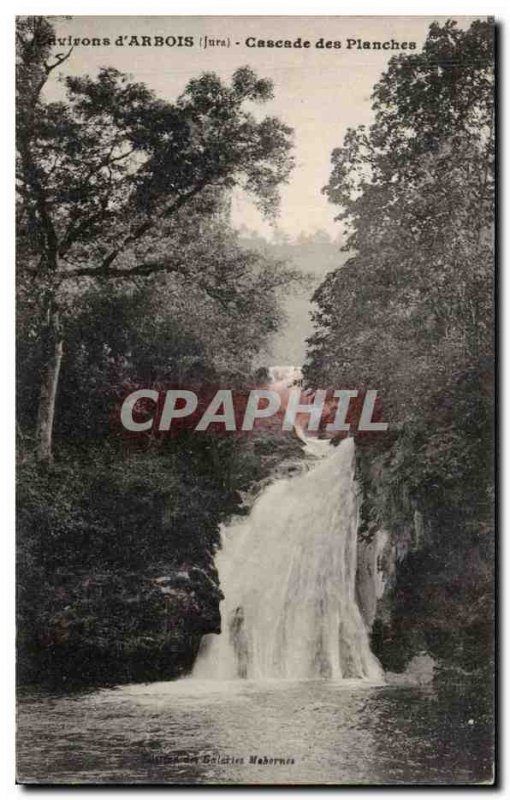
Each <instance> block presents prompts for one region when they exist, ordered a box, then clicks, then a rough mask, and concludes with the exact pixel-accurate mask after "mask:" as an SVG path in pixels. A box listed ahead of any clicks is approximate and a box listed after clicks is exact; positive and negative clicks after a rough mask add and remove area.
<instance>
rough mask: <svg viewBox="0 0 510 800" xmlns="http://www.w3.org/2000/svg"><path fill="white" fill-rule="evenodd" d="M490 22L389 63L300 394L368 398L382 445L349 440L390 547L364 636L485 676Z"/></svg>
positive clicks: (436, 36) (363, 140)
mask: <svg viewBox="0 0 510 800" xmlns="http://www.w3.org/2000/svg"><path fill="white" fill-rule="evenodd" d="M493 34H494V27H493V24H492V23H491V22H482V21H478V22H474V23H473V24H472V25H471V27H470V28H469V29H468V30H461V29H460V28H458V27H457V25H456V24H455V23H454V22H451V21H450V22H447V23H446V24H443V25H440V24H437V23H434V24H433V25H432V26H431V28H430V31H429V35H428V38H427V40H426V42H425V45H424V48H423V51H422V52H420V53H417V54H402V55H398V56H395V57H393V58H392V59H391V61H390V63H389V66H388V69H387V70H386V72H385V73H384V74H383V76H382V77H381V79H380V81H379V82H378V83H377V84H376V86H375V87H374V90H373V95H372V102H373V111H374V122H373V124H372V125H371V126H370V127H368V128H367V127H358V128H356V129H351V130H349V131H348V132H347V134H346V136H345V139H344V141H343V144H342V145H341V146H339V147H338V148H337V149H336V150H335V151H334V152H333V154H332V172H331V177H330V180H329V183H328V185H327V186H326V187H325V190H324V191H325V192H326V193H327V195H328V197H329V199H330V201H331V203H333V204H334V205H335V206H337V208H338V220H339V222H340V223H341V224H342V225H343V229H344V230H345V231H346V240H345V245H344V248H343V249H344V251H345V252H346V254H347V261H346V263H345V264H344V265H339V267H338V268H337V269H336V270H334V271H332V272H331V273H329V274H328V276H327V277H326V279H325V280H324V281H323V282H322V284H321V286H320V287H319V289H318V290H317V291H316V293H315V296H314V300H315V302H316V303H317V306H318V310H317V312H316V314H315V318H314V322H315V332H314V334H313V335H312V336H311V337H310V339H309V350H308V363H307V365H306V368H305V375H306V380H307V382H308V384H309V385H310V386H317V387H318V386H320V387H324V386H339V385H341V386H356V387H359V388H362V387H371V388H377V389H378V390H379V393H380V396H381V397H382V399H383V403H384V418H385V419H387V420H388V421H389V423H390V429H389V432H388V435H387V436H385V437H384V438H383V437H380V438H379V441H378V442H371V443H362V442H360V447H359V448H358V468H359V479H360V482H361V486H362V489H363V492H364V503H363V508H362V514H363V529H362V535H363V536H364V537H366V538H367V539H370V537H372V536H373V535H374V532H375V531H376V530H377V529H386V530H387V531H389V533H390V535H391V537H392V540H393V543H394V545H395V547H396V549H397V552H398V553H399V556H398V561H399V563H398V567H397V572H396V579H395V584H394V586H393V590H392V595H391V601H390V610H389V612H388V613H387V614H386V615H383V616H381V617H380V618H379V619H378V620H377V621H376V624H375V627H374V631H373V635H372V639H373V648H374V650H375V652H376V654H377V655H378V656H379V657H380V658H381V659H382V661H383V664H384V665H385V666H387V667H390V668H392V669H401V668H402V667H403V666H404V665H405V663H406V661H407V660H408V659H409V657H410V656H411V655H412V654H415V653H418V652H420V651H427V652H429V653H431V654H432V655H433V656H434V657H435V658H437V659H439V661H440V662H441V663H446V664H454V665H456V667H458V668H460V669H462V670H467V671H472V670H477V669H485V668H489V669H490V664H491V661H492V657H493V635H494V622H493V620H494V613H493V599H494V588H493V580H494V575H493V564H494V491H495V487H494V476H493V446H492V443H493V424H494V375H493V366H494V352H493V351H494V342H493V325H494V281H493V275H494V227H493V226H494V201H495V188H494V187H495V149H494V72H493V61H494V51H493Z"/></svg>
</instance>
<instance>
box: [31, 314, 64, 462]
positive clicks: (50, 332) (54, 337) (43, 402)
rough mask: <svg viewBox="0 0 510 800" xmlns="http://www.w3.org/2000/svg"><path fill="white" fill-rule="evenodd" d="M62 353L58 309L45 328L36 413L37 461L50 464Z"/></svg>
mask: <svg viewBox="0 0 510 800" xmlns="http://www.w3.org/2000/svg"><path fill="white" fill-rule="evenodd" d="M63 352H64V342H63V336H62V329H61V326H60V321H59V313H58V309H57V308H54V309H52V310H51V312H50V314H49V324H48V327H47V336H46V347H45V362H44V364H43V367H42V370H41V391H40V395H39V408H38V413H37V431H36V442H37V458H38V459H39V461H42V462H46V463H48V464H49V463H51V462H52V460H53V420H54V417H55V402H56V398H57V390H58V379H59V374H60V365H61V363H62V355H63Z"/></svg>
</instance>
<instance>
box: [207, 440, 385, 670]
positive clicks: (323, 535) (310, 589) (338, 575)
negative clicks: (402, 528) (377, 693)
mask: <svg viewBox="0 0 510 800" xmlns="http://www.w3.org/2000/svg"><path fill="white" fill-rule="evenodd" d="M305 450H306V451H307V459H308V464H307V465H306V466H308V467H309V469H308V470H306V469H305V470H304V471H302V473H301V474H298V475H296V476H293V477H282V478H279V479H278V480H276V481H275V482H274V483H272V484H271V485H270V486H268V487H266V488H265V490H264V491H263V492H262V493H261V494H260V496H259V497H258V498H257V500H256V501H255V503H254V504H253V506H252V508H251V512H250V514H249V516H248V517H245V518H242V519H239V518H237V519H236V520H234V521H233V522H232V523H231V524H230V525H228V526H226V527H224V529H223V531H222V547H221V549H220V550H219V552H218V554H217V557H216V565H217V568H218V572H219V577H220V585H221V589H222V591H223V594H224V596H225V599H224V601H223V602H222V603H221V606H220V611H221V620H222V633H221V634H220V635H215V634H211V635H208V636H206V637H204V639H203V641H202V645H201V648H200V652H199V655H198V658H197V661H196V663H195V667H194V669H193V673H192V678H200V679H217V680H232V679H236V678H249V679H266V678H276V679H294V680H303V679H314V678H332V679H345V678H358V679H367V680H378V679H380V678H381V677H382V672H381V668H380V666H379V663H378V661H377V659H376V658H375V656H373V654H372V653H371V651H370V646H369V640H368V634H367V630H366V626H365V623H364V621H363V619H362V616H361V613H360V611H359V608H358V606H357V603H356V599H355V581H356V545H357V527H358V502H357V493H356V483H355V480H354V440H353V439H352V438H348V439H345V440H344V441H343V442H342V443H341V444H340V445H339V446H338V447H332V446H331V445H330V444H329V442H327V441H320V440H310V439H309V440H308V442H307V444H306V446H305Z"/></svg>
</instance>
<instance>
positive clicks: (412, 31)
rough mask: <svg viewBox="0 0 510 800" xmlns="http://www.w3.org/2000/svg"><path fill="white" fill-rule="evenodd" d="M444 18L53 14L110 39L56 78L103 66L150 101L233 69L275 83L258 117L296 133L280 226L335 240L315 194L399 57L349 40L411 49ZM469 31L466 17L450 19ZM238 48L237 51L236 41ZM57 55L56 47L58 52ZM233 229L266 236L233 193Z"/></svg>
mask: <svg viewBox="0 0 510 800" xmlns="http://www.w3.org/2000/svg"><path fill="white" fill-rule="evenodd" d="M434 19H435V20H438V21H441V20H442V21H445V20H446V19H447V17H437V16H435V17H424V16H406V17H389V16H388V17H369V16H365V17H346V16H344V17H340V16H337V17H325V16H322V17H320V16H319V17H287V16H282V17H268V16H265V17H264V16H260V17H214V16H213V17H197V16H194V17H181V16H179V17H171V16H165V17H154V16H153V17H143V16H137V17H126V16H94V17H92V16H90V17H89V16H74V17H67V18H63V17H55V18H53V24H54V26H55V30H56V35H57V36H58V37H67V36H69V35H71V36H72V37H79V38H80V39H84V38H90V39H91V38H92V37H100V38H105V37H107V38H110V40H111V42H112V44H111V45H110V46H95V47H92V46H86V45H78V46H76V47H75V48H74V50H73V53H72V55H71V57H70V59H69V60H68V61H67V62H65V64H64V65H63V67H62V70H61V72H62V74H78V75H79V74H87V73H88V74H90V75H94V74H95V73H96V72H97V70H98V69H99V68H100V67H102V66H113V67H116V68H117V69H119V70H121V71H123V72H128V73H129V74H131V75H132V76H133V78H134V79H135V80H139V81H143V82H145V83H146V84H147V85H148V86H149V87H150V88H151V89H153V90H154V91H155V92H156V94H157V95H158V96H160V97H162V98H164V99H167V100H170V101H171V100H174V99H175V98H176V97H177V96H178V95H179V94H180V93H181V92H182V91H183V89H184V87H185V85H186V83H187V81H188V80H189V79H190V78H192V77H195V76H196V75H198V74H200V73H201V72H205V71H214V72H216V73H218V74H219V75H220V77H222V78H223V79H229V78H230V76H231V75H232V73H233V72H234V70H235V69H236V68H238V67H240V66H244V65H248V66H250V67H252V68H253V69H254V70H255V71H256V72H257V74H259V75H260V77H264V78H269V79H271V80H272V81H273V83H274V99H273V100H271V101H270V102H268V103H266V104H265V105H264V106H263V112H264V114H268V115H271V116H277V117H279V118H280V119H281V120H282V121H283V122H285V123H286V124H287V125H289V126H290V127H291V128H293V129H294V144H295V149H294V157H295V161H296V167H295V169H294V170H293V172H292V174H291V177H290V180H289V183H288V185H286V186H285V187H284V188H283V190H282V192H281V207H280V215H279V218H278V221H277V226H278V228H279V229H280V230H281V231H283V232H285V233H286V234H288V235H289V236H291V237H297V236H298V235H299V234H301V233H311V232H313V231H314V230H317V229H321V230H325V231H327V232H328V233H329V234H331V235H332V236H336V235H337V234H338V223H335V222H334V217H335V208H334V207H333V206H332V205H331V204H330V203H328V201H327V199H326V197H325V196H324V195H322V194H321V188H322V187H323V186H324V185H325V184H326V183H327V181H328V178H329V174H330V168H331V167H330V158H331V151H332V150H333V148H335V147H338V146H340V145H341V144H342V140H343V137H344V134H345V132H346V130H347V128H349V127H353V126H356V125H360V124H370V122H371V120H372V112H371V103H370V94H371V91H372V87H373V86H374V84H375V83H376V82H377V81H378V79H379V76H380V75H381V73H382V72H383V71H384V69H385V67H386V65H387V62H388V60H389V58H390V57H391V55H393V54H396V53H398V52H402V51H397V50H373V49H370V50H367V49H358V48H357V46H354V47H353V48H351V49H347V40H348V39H353V40H358V39H361V40H363V41H370V42H372V41H381V42H383V41H390V40H391V39H394V40H395V41H397V42H400V43H402V42H408V43H409V42H412V41H414V42H416V46H417V50H416V51H415V52H417V51H418V50H419V49H420V48H421V46H422V44H423V41H424V40H425V38H426V35H427V31H428V28H429V25H430V24H431V22H432V21H433V20H434ZM457 19H458V22H459V25H460V27H463V28H464V27H468V25H469V24H470V22H471V21H472V19H474V17H461V18H457ZM132 35H137V36H139V37H141V36H151V37H155V36H163V37H167V36H175V37H178V36H193V37H194V41H195V46H194V47H167V46H164V47H155V46H145V47H142V46H139V47H129V46H127V45H125V44H124V45H123V46H115V45H114V44H113V42H114V41H115V40H116V39H117V37H119V36H127V37H129V36H132ZM203 37H208V38H209V39H213V40H216V39H220V40H223V41H230V47H221V46H217V47H213V46H207V47H206V48H205V49H204V48H203V46H202V47H201V46H200V42H202V44H203V41H204V39H203ZM248 37H255V38H256V40H267V39H273V40H274V39H289V40H291V41H295V40H296V39H298V38H299V37H300V38H301V40H302V41H305V40H308V41H310V42H311V46H310V47H309V48H308V49H304V48H301V49H299V48H292V49H287V48H282V49H268V48H267V47H264V48H263V47H255V48H249V47H247V46H246V39H247V38H248ZM321 38H322V39H324V40H325V41H327V40H330V41H334V40H336V41H338V42H341V44H342V47H341V48H339V49H334V48H331V49H326V48H323V49H318V48H316V47H315V43H316V42H317V41H318V40H320V39H321ZM238 43H239V44H238ZM63 49H64V50H65V48H57V51H60V52H61V51H62V50H63ZM60 93H61V88H60V87H59V86H58V84H57V82H56V81H55V80H52V83H51V84H50V85H49V87H48V89H47V94H48V97H49V98H52V97H59V96H60ZM232 217H233V222H234V224H235V225H239V226H241V225H244V226H246V227H248V228H250V229H252V230H255V231H257V232H258V233H261V234H265V235H269V234H270V233H271V227H270V226H269V224H268V223H267V222H266V221H264V220H263V218H262V217H261V215H260V213H259V212H258V211H257V209H256V208H255V207H254V205H253V204H252V203H251V202H250V201H249V199H248V198H247V197H246V195H244V194H243V193H241V192H236V193H235V195H234V197H233V202H232Z"/></svg>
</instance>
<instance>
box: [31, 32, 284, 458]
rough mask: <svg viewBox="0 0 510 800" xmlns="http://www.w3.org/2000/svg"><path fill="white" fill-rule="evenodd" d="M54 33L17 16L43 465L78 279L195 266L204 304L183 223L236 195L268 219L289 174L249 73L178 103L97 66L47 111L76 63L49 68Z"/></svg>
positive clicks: (195, 85)
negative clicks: (39, 346)
mask: <svg viewBox="0 0 510 800" xmlns="http://www.w3.org/2000/svg"><path fill="white" fill-rule="evenodd" d="M51 35H52V28H51V25H50V24H49V23H48V21H47V20H45V19H44V18H40V17H29V18H22V19H21V20H20V21H19V24H18V31H17V42H18V49H17V53H18V74H17V88H18V95H19V99H18V130H17V144H18V154H19V160H18V192H19V222H18V232H19V236H20V246H19V250H18V253H19V271H20V279H19V283H20V287H21V292H22V294H23V292H24V294H25V296H26V295H27V294H28V295H30V297H31V298H32V300H31V304H32V308H31V309H30V310H29V311H27V316H30V311H35V312H36V314H37V317H38V319H39V321H40V325H41V326H43V328H44V334H45V335H44V348H43V349H44V354H43V355H44V366H43V368H42V370H41V391H40V400H39V412H38V423H37V450H38V455H39V458H40V459H41V460H43V461H49V460H51V457H52V429H53V416H54V411H55V398H56V394H57V387H58V379H59V372H60V365H61V360H62V355H63V336H64V334H63V330H62V307H63V305H65V304H66V303H67V305H68V306H69V304H70V298H73V297H76V295H77V294H78V293H79V291H80V288H79V287H80V286H81V284H80V283H78V282H79V281H83V280H84V279H87V280H89V281H90V280H93V281H100V282H103V281H105V280H122V281H133V280H135V279H141V278H144V277H146V276H148V275H153V274H155V273H158V272H164V273H170V272H173V273H179V274H181V273H186V272H187V271H188V270H189V267H190V261H191V265H192V267H193V268H194V269H195V271H196V273H198V275H199V280H200V281H201V282H202V285H203V286H204V287H205V288H206V289H207V291H209V292H210V294H211V296H212V295H213V293H214V292H215V291H217V287H216V288H215V286H214V285H213V283H214V281H213V280H212V278H211V275H209V274H205V270H204V271H203V272H202V271H201V270H200V267H201V266H204V265H200V264H197V263H194V262H193V261H192V260H191V258H190V253H189V251H188V252H187V251H186V250H185V249H182V248H181V247H180V245H181V244H182V231H181V226H182V224H183V221H184V220H186V219H187V218H188V217H189V216H190V215H191V216H193V215H195V217H196V215H202V216H203V215H207V214H209V215H211V214H217V213H221V209H222V206H224V203H225V195H226V193H228V192H229V191H230V190H231V189H232V188H234V187H235V186H241V187H243V188H244V189H245V190H246V191H248V192H250V193H251V194H252V195H253V197H254V198H255V200H256V202H257V203H258V205H259V207H260V208H261V209H262V211H263V212H264V213H266V214H271V213H272V212H274V210H275V207H276V203H277V197H278V195H277V191H278V186H279V185H280V183H281V182H282V181H284V180H286V178H287V176H288V174H289V170H290V168H291V166H292V161H291V158H290V155H289V152H290V147H291V144H290V134H291V131H290V129H289V128H287V127H286V126H285V125H283V124H282V123H281V122H279V121H278V120H277V119H274V118H270V117H266V118H264V119H262V120H260V121H259V120H257V119H256V118H255V116H254V115H253V114H252V113H251V112H250V111H249V110H248V109H247V108H246V106H247V105H248V106H249V104H250V103H262V102H264V101H266V100H268V99H269V98H270V97H271V95H272V86H271V84H270V82H268V81H266V80H262V79H259V78H257V76H256V75H255V74H254V73H253V72H252V71H251V70H250V69H249V68H247V67H243V68H240V69H238V70H237V71H236V72H235V73H234V75H233V77H232V81H231V83H230V85H226V84H224V83H222V82H221V81H220V79H219V78H218V77H217V76H216V75H214V74H210V73H206V74H203V75H202V76H200V77H198V78H195V79H193V80H191V81H190V82H189V83H188V85H187V87H186V89H185V91H184V92H183V94H182V95H181V96H180V97H179V98H178V99H177V100H176V101H175V103H168V102H165V101H163V100H160V99H158V98H157V97H155V95H154V94H153V93H152V92H151V91H150V90H149V89H148V88H147V87H146V86H145V85H144V84H141V83H134V82H132V81H131V80H130V79H129V78H128V76H126V75H123V74H121V73H120V72H118V71H117V70H115V69H111V68H104V69H101V70H100V71H99V73H98V75H97V77H96V78H94V79H93V78H90V77H88V76H85V77H67V78H65V79H64V83H65V87H66V100H65V102H46V101H45V100H44V95H43V88H44V86H45V83H46V81H47V80H48V78H49V76H50V75H51V74H52V73H53V71H54V70H55V69H56V68H57V67H58V66H60V65H61V64H62V63H63V62H64V61H65V60H66V59H67V58H68V57H69V56H70V55H71V52H68V53H66V54H63V55H61V54H59V55H56V56H54V58H53V60H51V58H52V57H51V49H52V48H51V46H50V38H51ZM187 233H188V237H189V236H190V235H191V230H190V226H189V225H188V227H187ZM195 236H196V231H195ZM211 263H212V259H210V260H209V264H211ZM213 277H214V276H213ZM33 298H36V300H34V299H33ZM71 305H72V303H71Z"/></svg>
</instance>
